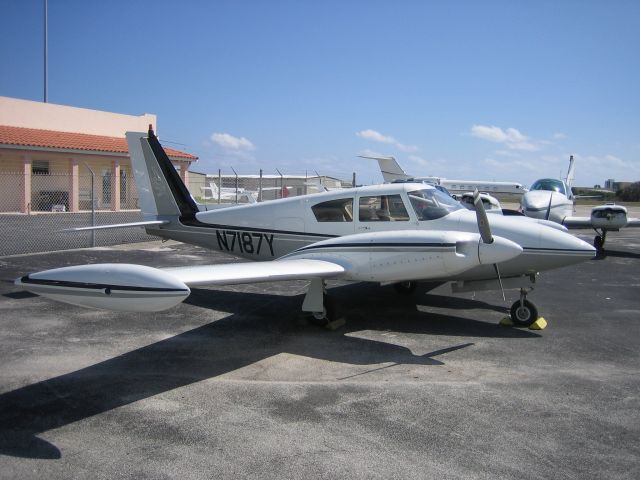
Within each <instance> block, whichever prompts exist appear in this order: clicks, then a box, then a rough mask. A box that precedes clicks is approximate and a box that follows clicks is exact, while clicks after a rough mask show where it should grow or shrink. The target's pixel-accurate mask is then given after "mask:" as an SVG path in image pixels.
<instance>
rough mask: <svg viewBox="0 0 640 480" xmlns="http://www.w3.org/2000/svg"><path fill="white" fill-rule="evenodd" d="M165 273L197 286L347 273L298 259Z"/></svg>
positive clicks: (334, 266) (321, 262)
mask: <svg viewBox="0 0 640 480" xmlns="http://www.w3.org/2000/svg"><path fill="white" fill-rule="evenodd" d="M162 271H163V272H166V273H168V274H169V275H171V276H173V277H175V278H176V279H177V280H179V281H181V282H183V283H184V284H185V285H189V286H194V285H233V284H240V283H254V282H271V281H277V280H299V279H311V278H333V277H337V276H339V275H341V274H342V273H344V271H345V269H344V267H342V266H340V265H338V264H336V263H332V262H327V261H324V260H313V259H295V260H274V261H271V262H243V263H227V264H223V265H198V266H194V267H172V268H163V269H162Z"/></svg>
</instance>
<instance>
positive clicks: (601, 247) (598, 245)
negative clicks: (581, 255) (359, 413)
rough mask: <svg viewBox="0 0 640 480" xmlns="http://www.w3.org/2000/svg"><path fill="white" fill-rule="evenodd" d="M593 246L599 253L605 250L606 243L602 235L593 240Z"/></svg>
mask: <svg viewBox="0 0 640 480" xmlns="http://www.w3.org/2000/svg"><path fill="white" fill-rule="evenodd" d="M593 246H594V247H596V250H597V251H599V252H600V251H602V250H604V241H603V240H602V237H601V236H600V235H596V236H595V237H594V239H593Z"/></svg>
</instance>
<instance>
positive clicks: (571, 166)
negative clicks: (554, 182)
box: [565, 155, 575, 188]
mask: <svg viewBox="0 0 640 480" xmlns="http://www.w3.org/2000/svg"><path fill="white" fill-rule="evenodd" d="M574 175H575V163H574V158H573V155H571V156H570V157H569V170H567V178H566V179H565V183H566V184H567V186H568V187H569V188H571V187H573V177H574Z"/></svg>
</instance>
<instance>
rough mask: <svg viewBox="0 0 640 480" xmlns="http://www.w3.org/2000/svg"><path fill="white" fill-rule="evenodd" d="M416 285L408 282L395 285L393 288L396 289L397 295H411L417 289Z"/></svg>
mask: <svg viewBox="0 0 640 480" xmlns="http://www.w3.org/2000/svg"><path fill="white" fill-rule="evenodd" d="M416 285H417V284H416V282H411V281H406V282H399V283H394V284H393V288H394V289H395V291H396V293H399V294H400V295H411V294H412V293H413V291H414V290H415V289H416Z"/></svg>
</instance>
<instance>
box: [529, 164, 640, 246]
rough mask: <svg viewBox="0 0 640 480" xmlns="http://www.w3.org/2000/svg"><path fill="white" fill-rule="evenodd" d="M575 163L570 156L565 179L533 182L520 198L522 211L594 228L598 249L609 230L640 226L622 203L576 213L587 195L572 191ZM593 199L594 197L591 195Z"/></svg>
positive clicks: (547, 218)
mask: <svg viewBox="0 0 640 480" xmlns="http://www.w3.org/2000/svg"><path fill="white" fill-rule="evenodd" d="M574 175H575V162H574V158H573V155H571V157H569V169H568V170H567V176H566V178H565V180H564V181H563V180H559V179H555V178H542V179H540V180H537V181H535V182H534V183H533V184H532V185H531V189H530V190H529V191H528V192H527V193H525V194H524V195H523V196H522V198H521V199H520V210H521V211H522V213H524V214H525V215H526V216H527V217H532V218H539V219H545V220H551V221H553V222H556V223H559V224H561V225H564V226H566V227H567V228H590V227H591V228H593V229H594V230H595V231H596V233H597V235H596V236H595V238H594V239H593V245H594V246H595V247H596V249H598V250H602V249H603V248H604V243H605V240H606V238H607V232H608V231H618V230H620V229H621V228H624V227H640V219H639V218H629V217H628V215H627V209H626V208H625V207H624V206H622V205H615V204H613V203H608V204H605V205H600V206H597V207H593V208H592V209H591V215H590V216H589V217H576V216H574V212H575V208H574V204H575V200H576V199H577V198H585V197H580V196H576V195H574V194H573V191H572V187H573V179H574ZM589 198H593V197H589Z"/></svg>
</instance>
